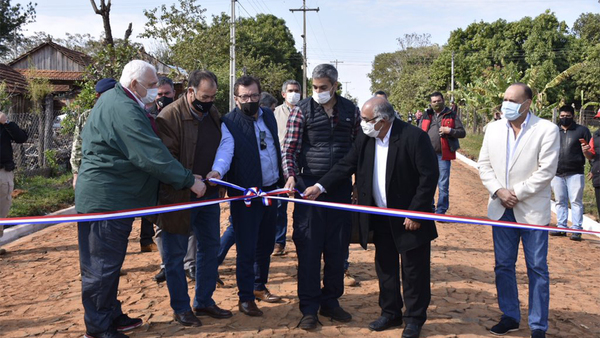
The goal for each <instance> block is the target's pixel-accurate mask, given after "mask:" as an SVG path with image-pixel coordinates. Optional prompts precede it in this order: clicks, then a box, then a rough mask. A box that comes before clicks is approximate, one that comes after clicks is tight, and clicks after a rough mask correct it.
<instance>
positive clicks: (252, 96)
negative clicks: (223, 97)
mask: <svg viewBox="0 0 600 338" xmlns="http://www.w3.org/2000/svg"><path fill="white" fill-rule="evenodd" d="M236 97H237V98H238V99H240V101H242V102H247V101H248V100H250V99H252V101H257V100H258V99H259V98H260V94H250V95H236Z"/></svg>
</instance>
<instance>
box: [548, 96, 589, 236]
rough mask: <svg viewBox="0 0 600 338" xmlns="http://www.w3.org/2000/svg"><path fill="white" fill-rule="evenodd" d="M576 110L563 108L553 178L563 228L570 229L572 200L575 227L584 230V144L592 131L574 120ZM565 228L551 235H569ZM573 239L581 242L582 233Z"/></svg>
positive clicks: (553, 187)
mask: <svg viewBox="0 0 600 338" xmlns="http://www.w3.org/2000/svg"><path fill="white" fill-rule="evenodd" d="M574 113H575V111H574V110H573V107H571V106H563V107H560V115H559V117H560V121H559V122H558V125H559V127H560V153H559V156H558V168H557V169H556V177H554V178H553V179H552V183H551V185H552V190H553V191H554V199H555V200H556V223H557V225H558V227H559V228H567V216H568V214H569V202H570V203H571V220H572V223H573V229H579V230H581V228H582V227H581V225H582V223H583V188H584V186H585V178H584V177H583V167H584V165H585V156H584V152H583V149H582V147H584V146H586V145H587V144H588V143H589V142H590V139H591V138H592V134H591V133H590V130H589V129H587V128H586V127H584V126H582V125H579V124H577V123H575V121H573V117H574V115H575V114H574ZM580 140H583V141H580ZM566 235H567V234H566V233H565V232H564V231H560V230H559V231H552V232H550V236H566ZM571 239H572V240H574V241H581V234H579V233H577V234H572V235H571Z"/></svg>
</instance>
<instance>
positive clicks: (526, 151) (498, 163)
mask: <svg viewBox="0 0 600 338" xmlns="http://www.w3.org/2000/svg"><path fill="white" fill-rule="evenodd" d="M506 123H507V121H506V120H505V119H501V120H499V121H495V122H492V123H490V124H489V125H488V127H487V130H486V133H485V136H484V137H483V145H482V146H481V151H480V153H479V161H478V164H479V177H480V178H481V181H482V182H483V185H484V186H485V188H486V189H487V190H488V191H489V193H490V198H489V200H488V217H489V218H490V219H493V220H498V219H500V217H502V215H503V214H504V211H505V208H504V207H503V206H502V203H501V201H500V199H499V198H497V197H496V196H495V195H494V194H495V193H496V191H498V189H500V188H507V189H512V190H514V192H515V194H516V195H517V198H518V200H519V202H518V203H517V204H516V205H515V207H514V208H513V211H514V213H515V218H516V220H517V222H519V223H527V224H537V225H548V224H549V223H550V218H551V211H550V197H551V189H550V181H552V178H554V176H555V175H556V167H557V166H558V153H559V147H560V136H559V132H558V127H557V126H556V125H555V124H553V123H552V122H550V121H547V120H543V119H541V118H539V117H537V116H535V115H533V114H531V116H530V117H529V123H528V126H527V129H526V131H525V132H524V131H523V130H522V131H521V133H523V132H524V134H523V135H522V136H521V139H520V140H519V144H518V145H517V148H516V149H515V152H514V154H513V157H512V160H511V163H510V164H509V166H508V182H509V184H510V186H509V187H507V186H506V170H507V166H506V158H507V156H506V155H507V147H508V132H509V131H510V132H511V133H512V132H513V131H512V129H511V130H509V129H508V127H507V125H506Z"/></svg>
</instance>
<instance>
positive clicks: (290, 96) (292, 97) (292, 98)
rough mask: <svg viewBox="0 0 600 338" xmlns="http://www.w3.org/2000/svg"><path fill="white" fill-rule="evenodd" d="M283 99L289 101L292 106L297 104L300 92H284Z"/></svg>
mask: <svg viewBox="0 0 600 338" xmlns="http://www.w3.org/2000/svg"><path fill="white" fill-rule="evenodd" d="M285 101H286V102H287V103H289V104H290V105H292V106H295V105H297V104H298V102H299V101H300V93H294V92H292V93H286V94H285Z"/></svg>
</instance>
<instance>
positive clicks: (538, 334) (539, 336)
mask: <svg viewBox="0 0 600 338" xmlns="http://www.w3.org/2000/svg"><path fill="white" fill-rule="evenodd" d="M531 338H546V332H544V331H542V330H533V331H531Z"/></svg>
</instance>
